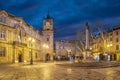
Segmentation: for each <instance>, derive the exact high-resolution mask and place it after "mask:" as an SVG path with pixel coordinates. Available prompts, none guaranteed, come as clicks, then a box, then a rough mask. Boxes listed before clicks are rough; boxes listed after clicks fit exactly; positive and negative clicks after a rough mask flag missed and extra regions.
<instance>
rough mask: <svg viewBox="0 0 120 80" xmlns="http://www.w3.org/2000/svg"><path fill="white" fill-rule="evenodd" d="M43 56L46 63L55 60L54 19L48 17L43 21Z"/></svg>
mask: <svg viewBox="0 0 120 80" xmlns="http://www.w3.org/2000/svg"><path fill="white" fill-rule="evenodd" d="M42 34H43V37H44V38H43V42H44V43H43V50H44V51H43V54H44V60H45V61H51V60H53V56H54V29H53V18H51V17H50V15H47V16H46V18H45V19H44V20H43V30H42Z"/></svg>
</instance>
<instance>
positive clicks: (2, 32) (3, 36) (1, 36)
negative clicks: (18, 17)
mask: <svg viewBox="0 0 120 80" xmlns="http://www.w3.org/2000/svg"><path fill="white" fill-rule="evenodd" d="M0 39H5V32H4V31H1V32H0Z"/></svg>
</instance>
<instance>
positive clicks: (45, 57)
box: [0, 11, 54, 63]
mask: <svg viewBox="0 0 120 80" xmlns="http://www.w3.org/2000/svg"><path fill="white" fill-rule="evenodd" d="M53 42H54V30H53V19H52V18H50V16H49V15H48V16H47V17H46V18H45V19H44V21H43V30H42V32H39V31H38V30H36V29H34V28H33V27H32V26H31V25H29V24H27V23H26V22H25V21H24V20H23V19H22V18H21V17H15V16H13V15H11V14H8V13H7V12H6V11H0V63H6V62H16V63H17V62H29V61H30V57H31V53H32V59H33V61H50V60H53V56H54V54H53V53H54V50H53V49H54V46H53ZM44 44H45V45H46V47H44V46H43V45H44Z"/></svg>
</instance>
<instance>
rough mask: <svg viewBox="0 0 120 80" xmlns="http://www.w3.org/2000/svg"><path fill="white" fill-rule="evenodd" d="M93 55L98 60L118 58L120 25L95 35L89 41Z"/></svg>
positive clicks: (119, 57) (117, 59)
mask: <svg viewBox="0 0 120 80" xmlns="http://www.w3.org/2000/svg"><path fill="white" fill-rule="evenodd" d="M91 48H92V53H93V55H94V57H96V58H99V59H100V60H111V61H119V60H120V26H115V27H114V28H113V29H112V30H111V31H108V32H106V33H104V34H103V35H99V36H97V37H95V38H94V39H93V40H92V42H91Z"/></svg>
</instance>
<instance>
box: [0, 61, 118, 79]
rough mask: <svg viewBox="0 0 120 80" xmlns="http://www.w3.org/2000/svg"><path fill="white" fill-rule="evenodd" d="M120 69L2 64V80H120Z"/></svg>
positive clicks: (0, 71) (0, 76) (0, 67)
mask: <svg viewBox="0 0 120 80" xmlns="http://www.w3.org/2000/svg"><path fill="white" fill-rule="evenodd" d="M119 75H120V67H112V68H101V69H100V68H99V69H97V68H96V69H83V68H80V67H64V66H59V65H56V64H55V63H34V64H33V65H29V64H22V63H21V64H0V80H120V76H119Z"/></svg>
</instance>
